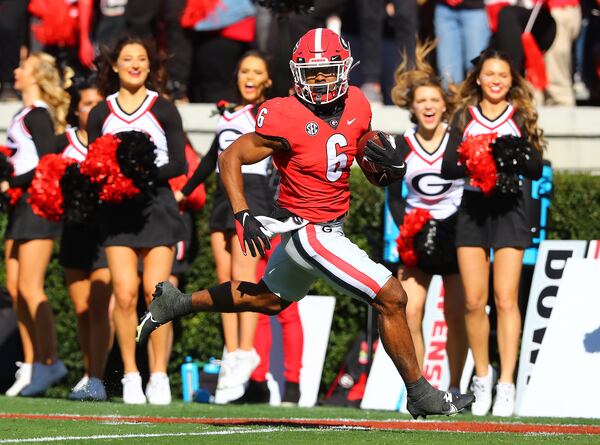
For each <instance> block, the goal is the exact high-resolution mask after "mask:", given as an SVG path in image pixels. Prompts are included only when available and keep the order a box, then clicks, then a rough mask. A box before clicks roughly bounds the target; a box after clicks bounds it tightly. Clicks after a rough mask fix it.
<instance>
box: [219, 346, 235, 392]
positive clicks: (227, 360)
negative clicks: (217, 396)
mask: <svg viewBox="0 0 600 445" xmlns="http://www.w3.org/2000/svg"><path fill="white" fill-rule="evenodd" d="M236 355H237V351H232V352H227V351H225V352H224V353H223V357H222V358H221V368H220V369H219V378H218V380H217V389H225V388H230V387H232V386H233V385H231V384H229V379H230V378H231V376H232V375H233V374H234V372H235V365H236V362H237V360H236ZM238 386H239V385H238Z"/></svg>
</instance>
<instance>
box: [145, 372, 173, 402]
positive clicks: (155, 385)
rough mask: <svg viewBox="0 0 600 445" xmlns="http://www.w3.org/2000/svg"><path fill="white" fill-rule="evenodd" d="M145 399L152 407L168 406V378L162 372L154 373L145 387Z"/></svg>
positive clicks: (169, 393)
mask: <svg viewBox="0 0 600 445" xmlns="http://www.w3.org/2000/svg"><path fill="white" fill-rule="evenodd" d="M146 397H147V398H148V403H150V404H152V405H168V404H169V403H171V386H170V385H169V376H167V374H165V373H164V372H154V373H152V374H151V375H150V380H148V384H147V385H146Z"/></svg>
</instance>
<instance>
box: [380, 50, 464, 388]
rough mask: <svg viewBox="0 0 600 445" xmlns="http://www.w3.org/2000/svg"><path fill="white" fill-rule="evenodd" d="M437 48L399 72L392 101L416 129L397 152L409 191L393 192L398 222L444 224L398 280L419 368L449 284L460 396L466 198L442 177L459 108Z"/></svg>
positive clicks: (453, 366) (450, 347)
mask: <svg viewBox="0 0 600 445" xmlns="http://www.w3.org/2000/svg"><path fill="white" fill-rule="evenodd" d="M433 48H434V45H433V44H429V43H426V44H424V45H418V46H417V49H416V67H415V69H412V70H407V66H406V62H405V63H403V64H401V65H400V66H399V67H398V69H397V70H396V74H395V85H394V87H393V89H392V100H393V101H394V103H395V104H396V105H398V106H399V107H402V108H406V109H408V110H409V111H410V114H411V121H412V122H414V123H415V124H416V126H415V127H414V128H411V129H409V130H407V131H406V132H404V134H403V135H401V136H398V137H397V138H396V147H397V149H399V150H401V151H402V152H403V153H404V155H405V159H406V175H405V176H404V183H405V184H406V187H407V189H408V195H407V196H406V198H403V197H402V182H396V183H393V184H391V185H390V186H389V187H388V196H389V205H390V210H391V213H392V217H393V218H394V221H395V222H396V224H398V226H401V225H402V223H403V220H404V217H405V215H406V213H408V212H412V211H414V210H415V209H423V210H426V211H428V212H429V213H430V214H431V216H432V218H434V219H435V220H436V221H437V223H438V232H439V233H438V235H440V233H442V232H443V233H444V234H446V236H438V238H437V239H436V240H435V244H436V245H435V250H434V252H433V254H432V255H429V256H428V257H427V258H423V257H417V263H416V264H415V265H408V264H403V263H402V260H401V261H400V263H401V264H400V266H399V269H398V278H399V279H400V280H401V282H402V287H404V289H405V290H406V293H407V294H408V304H407V306H406V319H407V322H408V326H409V328H410V332H411V335H412V339H413V343H414V345H415V352H416V354H417V359H418V360H419V365H420V366H421V369H423V362H424V357H425V345H424V342H423V328H422V323H423V315H424V310H425V299H426V297H427V290H428V288H429V285H430V283H431V278H432V277H433V275H441V276H442V278H443V282H444V290H445V292H444V317H445V319H446V323H447V325H448V335H447V341H446V349H447V352H448V362H449V367H450V389H449V391H450V392H453V393H459V392H460V378H461V373H462V369H463V367H464V363H465V359H466V355H467V338H466V332H465V319H464V309H465V298H464V292H463V288H462V283H461V281H460V276H459V275H458V265H457V262H456V248H455V245H454V233H455V230H456V211H457V210H458V205H459V204H460V200H461V197H462V189H463V180H462V179H457V180H454V181H449V180H445V179H443V178H442V176H441V167H442V158H443V156H444V152H445V151H446V150H449V149H456V145H457V143H459V142H460V141H457V140H456V138H451V137H450V129H449V127H448V125H447V124H446V123H445V122H446V121H447V120H448V119H449V117H450V116H451V115H452V113H453V111H454V108H455V106H456V103H455V100H453V99H452V96H450V95H449V94H448V93H446V91H444V89H443V88H442V85H441V80H440V78H438V77H437V76H436V75H435V71H434V70H433V68H432V67H431V66H430V65H429V64H428V63H427V62H426V57H427V54H428V53H429V52H431V50H433Z"/></svg>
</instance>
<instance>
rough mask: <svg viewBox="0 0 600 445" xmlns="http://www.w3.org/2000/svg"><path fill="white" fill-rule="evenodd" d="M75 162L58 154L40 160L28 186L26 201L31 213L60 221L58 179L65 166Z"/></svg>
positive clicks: (60, 198)
mask: <svg viewBox="0 0 600 445" xmlns="http://www.w3.org/2000/svg"><path fill="white" fill-rule="evenodd" d="M75 162H77V161H75V159H69V158H63V157H62V156H61V155H59V154H49V155H46V156H43V157H42V158H41V159H40V162H39V163H38V165H37V167H36V168H35V173H34V176H33V180H32V181H31V185H30V186H29V199H28V200H27V202H28V203H29V204H30V205H31V209H32V210H33V213H35V214H36V215H38V216H41V217H42V218H46V219H49V220H50V221H60V218H61V217H62V214H63V196H62V191H61V189H60V178H62V177H63V175H64V174H65V169H66V168H67V166H68V165H70V164H74V163H75Z"/></svg>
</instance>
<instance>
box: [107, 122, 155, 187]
mask: <svg viewBox="0 0 600 445" xmlns="http://www.w3.org/2000/svg"><path fill="white" fill-rule="evenodd" d="M116 136H117V137H118V138H119V139H120V140H121V143H120V144H119V148H117V162H118V163H119V167H120V168H121V173H123V174H124V175H125V176H127V177H128V178H130V179H131V180H132V181H133V184H134V185H135V186H136V187H137V188H138V189H140V191H141V193H142V195H146V196H148V195H150V194H152V193H153V192H154V190H155V189H156V180H157V177H158V167H156V164H155V160H156V153H155V150H156V146H155V145H154V143H153V142H152V141H151V140H150V137H149V136H148V135H147V134H145V133H142V132H140V131H126V132H123V133H119V134H117V135H116Z"/></svg>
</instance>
